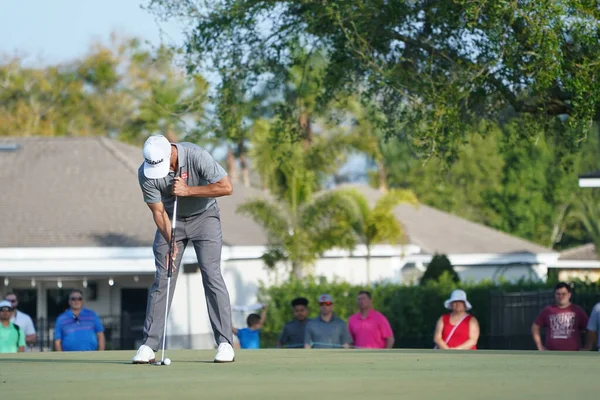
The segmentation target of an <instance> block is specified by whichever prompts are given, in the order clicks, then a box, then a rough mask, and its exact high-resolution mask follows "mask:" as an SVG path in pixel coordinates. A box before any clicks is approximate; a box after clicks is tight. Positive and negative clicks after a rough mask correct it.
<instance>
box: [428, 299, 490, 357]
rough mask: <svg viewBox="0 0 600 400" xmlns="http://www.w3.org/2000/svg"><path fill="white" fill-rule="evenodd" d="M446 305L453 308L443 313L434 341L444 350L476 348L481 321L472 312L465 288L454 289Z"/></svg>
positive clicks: (437, 325) (436, 328) (438, 322)
mask: <svg viewBox="0 0 600 400" xmlns="http://www.w3.org/2000/svg"><path fill="white" fill-rule="evenodd" d="M444 307H446V308H447V309H448V310H451V312H450V313H448V314H444V315H442V316H441V317H440V318H439V319H438V321H437V324H436V326H435V333H434V335H433V341H434V342H435V344H436V348H439V349H444V350H449V349H452V350H476V349H477V341H478V340H479V322H478V321H477V319H476V318H475V317H474V316H472V315H471V314H469V313H467V311H468V310H470V309H471V308H472V307H471V303H469V300H467V294H466V293H465V291H464V290H460V289H457V290H454V291H453V292H452V294H451V295H450V298H449V299H448V300H446V301H445V302H444Z"/></svg>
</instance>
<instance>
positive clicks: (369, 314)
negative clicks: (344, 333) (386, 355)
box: [348, 290, 394, 349]
mask: <svg viewBox="0 0 600 400" xmlns="http://www.w3.org/2000/svg"><path fill="white" fill-rule="evenodd" d="M357 302H358V308H359V310H360V311H359V312H358V313H356V314H354V315H353V316H351V317H350V319H349V320H348V330H349V331H350V335H351V336H352V340H353V342H354V347H356V348H359V349H361V348H363V349H365V348H366V349H391V348H392V347H393V346H394V333H393V332H392V327H391V326H390V323H389V322H388V320H387V318H386V317H385V316H384V315H383V314H382V313H380V312H377V311H375V310H374V309H373V302H372V301H371V293H369V292H367V291H366V290H361V291H360V292H358V297H357Z"/></svg>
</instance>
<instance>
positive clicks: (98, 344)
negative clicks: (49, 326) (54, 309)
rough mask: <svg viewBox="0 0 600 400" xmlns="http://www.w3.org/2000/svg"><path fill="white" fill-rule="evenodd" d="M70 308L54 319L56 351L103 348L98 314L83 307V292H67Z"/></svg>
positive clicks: (102, 336)
mask: <svg viewBox="0 0 600 400" xmlns="http://www.w3.org/2000/svg"><path fill="white" fill-rule="evenodd" d="M69 306H70V308H69V309H68V310H67V311H65V312H64V313H62V314H60V315H59V316H58V318H57V319H56V327H55V332H54V339H55V340H54V348H55V350H56V351H95V350H100V351H102V350H104V347H105V344H106V340H105V338H104V327H103V326H102V322H100V318H98V315H97V314H96V313H95V312H94V311H92V310H90V309H87V308H84V307H83V293H82V292H81V291H80V290H77V289H74V290H72V291H71V293H70V294H69Z"/></svg>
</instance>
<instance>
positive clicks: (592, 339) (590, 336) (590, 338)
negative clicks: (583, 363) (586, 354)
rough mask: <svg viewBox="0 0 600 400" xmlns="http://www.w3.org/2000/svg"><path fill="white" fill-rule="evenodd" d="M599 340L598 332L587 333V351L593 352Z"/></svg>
mask: <svg viewBox="0 0 600 400" xmlns="http://www.w3.org/2000/svg"><path fill="white" fill-rule="evenodd" d="M597 338H598V332H595V331H587V338H586V341H585V347H584V349H585V350H591V349H592V348H593V347H594V343H596V339H597Z"/></svg>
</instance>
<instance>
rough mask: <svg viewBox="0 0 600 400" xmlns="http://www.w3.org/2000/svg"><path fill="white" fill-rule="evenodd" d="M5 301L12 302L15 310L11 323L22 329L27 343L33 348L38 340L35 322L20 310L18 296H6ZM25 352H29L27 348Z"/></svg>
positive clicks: (11, 294)
mask: <svg viewBox="0 0 600 400" xmlns="http://www.w3.org/2000/svg"><path fill="white" fill-rule="evenodd" d="M4 300H7V301H10V303H11V304H12V306H13V308H14V309H15V312H14V315H13V317H12V319H11V321H10V322H12V323H13V324H15V325H18V326H19V327H21V329H22V330H23V332H25V343H26V344H27V345H28V346H31V347H33V346H34V345H35V342H36V340H37V335H36V332H35V326H34V325H33V320H32V319H31V317H30V316H29V315H27V314H25V313H24V312H23V311H19V310H18V307H19V299H18V298H17V295H16V294H14V293H8V294H7V295H6V296H4ZM25 351H27V348H26V349H25Z"/></svg>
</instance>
